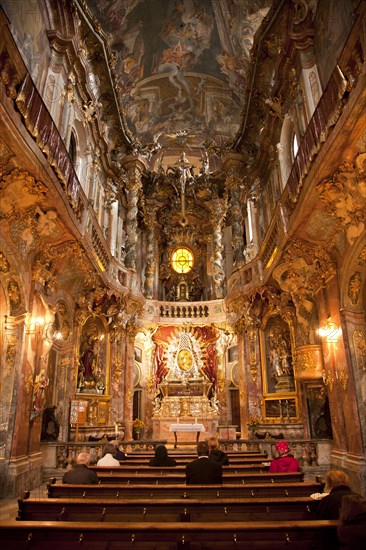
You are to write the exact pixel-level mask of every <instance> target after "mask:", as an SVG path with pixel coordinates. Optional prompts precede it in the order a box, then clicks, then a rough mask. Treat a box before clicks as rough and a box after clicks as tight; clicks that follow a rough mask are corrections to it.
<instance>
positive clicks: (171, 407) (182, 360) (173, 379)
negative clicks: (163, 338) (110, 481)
mask: <svg viewBox="0 0 366 550" xmlns="http://www.w3.org/2000/svg"><path fill="white" fill-rule="evenodd" d="M166 367H167V368H166V371H165V372H164V376H163V377H161V379H160V381H159V383H158V384H157V392H156V396H155V403H154V410H153V418H152V420H153V437H154V439H155V438H158V439H160V438H162V439H166V440H167V441H169V442H170V441H173V433H172V431H171V430H170V426H171V424H179V423H182V424H183V423H187V424H197V423H199V424H202V425H203V426H204V431H205V432H207V435H208V436H210V435H211V434H216V431H217V425H218V412H219V409H218V401H217V398H216V393H215V388H214V386H213V383H212V381H211V380H210V379H209V378H208V376H207V375H206V372H205V363H204V361H203V360H202V356H201V349H200V346H199V345H198V344H197V342H196V341H195V338H194V336H193V335H192V334H190V333H188V332H185V331H182V332H180V333H179V334H177V337H176V339H175V340H174V341H173V343H172V345H171V346H170V347H169V349H168V350H167V361H166ZM202 431H203V430H202ZM182 436H183V437H182V440H183V441H184V440H186V441H190V440H191V439H192V434H190V433H189V432H188V433H186V434H182Z"/></svg>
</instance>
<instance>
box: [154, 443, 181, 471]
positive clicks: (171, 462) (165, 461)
mask: <svg viewBox="0 0 366 550" xmlns="http://www.w3.org/2000/svg"><path fill="white" fill-rule="evenodd" d="M176 465H177V462H176V460H175V459H174V458H172V457H170V456H169V455H168V449H167V448H166V447H165V445H157V446H156V448H155V456H154V458H152V459H151V460H150V461H149V466H176Z"/></svg>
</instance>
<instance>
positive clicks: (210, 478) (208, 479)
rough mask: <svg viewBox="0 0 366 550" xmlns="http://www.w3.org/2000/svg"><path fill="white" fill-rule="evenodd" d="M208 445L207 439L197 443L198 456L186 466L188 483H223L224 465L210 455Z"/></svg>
mask: <svg viewBox="0 0 366 550" xmlns="http://www.w3.org/2000/svg"><path fill="white" fill-rule="evenodd" d="M208 452H209V449H208V445H207V443H206V442H205V441H200V442H199V443H198V444H197V454H198V458H196V459H195V460H192V462H189V463H188V464H187V466H186V484H187V485H208V484H210V485H214V484H221V483H222V466H221V464H219V463H218V462H215V461H213V460H210V459H209V457H208Z"/></svg>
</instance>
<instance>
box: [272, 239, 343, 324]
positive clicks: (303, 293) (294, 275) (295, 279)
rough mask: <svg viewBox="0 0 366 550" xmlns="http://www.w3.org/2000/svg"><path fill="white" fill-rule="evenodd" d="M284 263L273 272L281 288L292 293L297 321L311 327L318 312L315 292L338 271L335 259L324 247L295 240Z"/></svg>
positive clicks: (289, 246)
mask: <svg viewBox="0 0 366 550" xmlns="http://www.w3.org/2000/svg"><path fill="white" fill-rule="evenodd" d="M283 258H284V262H282V263H280V264H279V265H278V266H277V267H276V268H275V269H274V271H273V277H274V279H275V280H276V281H277V282H278V284H279V285H280V287H281V289H282V290H284V291H285V292H288V293H289V294H290V296H291V298H292V301H293V303H294V305H295V308H296V314H297V320H298V322H299V323H300V324H301V325H302V326H303V328H304V329H305V330H306V332H308V331H309V329H310V323H311V317H312V314H313V311H314V293H315V292H316V291H317V290H319V288H321V286H322V285H324V282H325V281H326V280H327V279H328V278H329V277H331V276H332V275H333V274H334V273H335V267H334V265H333V263H332V261H331V258H330V257H329V255H328V254H327V252H326V251H324V249H323V248H321V247H309V246H307V245H306V244H305V243H303V242H302V241H300V240H298V239H292V241H290V243H289V245H288V246H287V248H286V251H285V253H284V255H283Z"/></svg>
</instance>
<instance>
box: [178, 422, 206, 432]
mask: <svg viewBox="0 0 366 550" xmlns="http://www.w3.org/2000/svg"><path fill="white" fill-rule="evenodd" d="M169 431H170V432H205V431H206V429H205V427H204V425H203V424H179V423H178V424H170V426H169Z"/></svg>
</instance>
